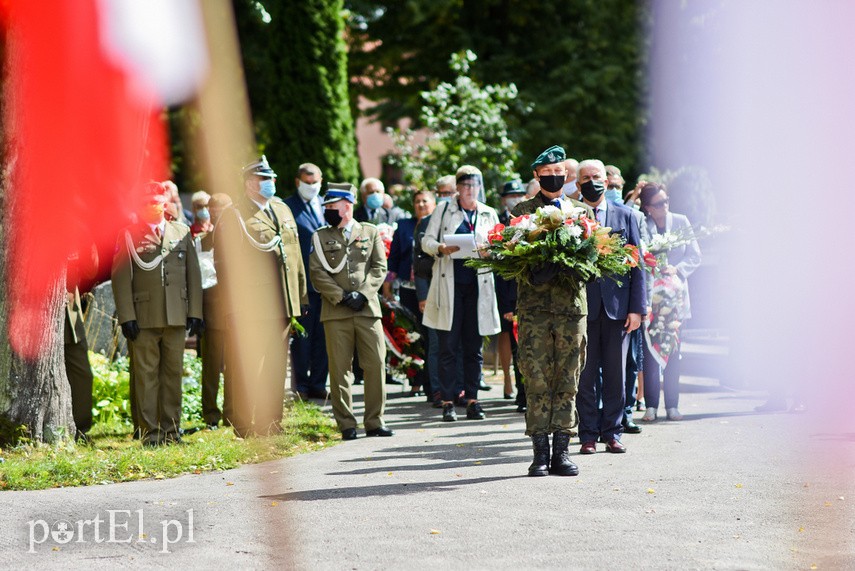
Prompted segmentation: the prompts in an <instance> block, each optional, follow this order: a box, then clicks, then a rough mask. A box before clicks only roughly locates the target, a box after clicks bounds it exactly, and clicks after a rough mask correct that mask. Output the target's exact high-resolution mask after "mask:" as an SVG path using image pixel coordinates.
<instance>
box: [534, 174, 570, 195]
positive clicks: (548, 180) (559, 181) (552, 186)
mask: <svg viewBox="0 0 855 571" xmlns="http://www.w3.org/2000/svg"><path fill="white" fill-rule="evenodd" d="M539 182H540V188H542V189H543V190H545V191H546V192H558V191H559V190H561V188H562V187H563V186H564V175H563V174H542V175H540V181H539Z"/></svg>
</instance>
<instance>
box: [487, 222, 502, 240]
mask: <svg viewBox="0 0 855 571" xmlns="http://www.w3.org/2000/svg"><path fill="white" fill-rule="evenodd" d="M504 230H505V225H504V224H502V223H499V224H496V225H495V226H493V229H492V230H490V231H489V232H488V233H487V240H489V241H490V243H491V244H492V243H493V242H501V241H502V232H503V231H504Z"/></svg>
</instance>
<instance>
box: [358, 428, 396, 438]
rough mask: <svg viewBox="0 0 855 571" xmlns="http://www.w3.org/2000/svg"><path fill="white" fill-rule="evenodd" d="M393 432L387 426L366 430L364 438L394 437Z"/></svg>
mask: <svg viewBox="0 0 855 571" xmlns="http://www.w3.org/2000/svg"><path fill="white" fill-rule="evenodd" d="M394 434H395V431H394V430H392V429H391V428H389V427H387V426H381V427H380V428H372V429H371V430H366V431H365V435H366V436H394Z"/></svg>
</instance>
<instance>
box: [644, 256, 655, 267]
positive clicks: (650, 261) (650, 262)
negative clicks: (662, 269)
mask: <svg viewBox="0 0 855 571" xmlns="http://www.w3.org/2000/svg"><path fill="white" fill-rule="evenodd" d="M644 263H645V264H647V265H648V266H649V267H651V268H655V267H656V266H657V265H658V263H657V261H656V256H654V255H653V254H651V253H650V252H644Z"/></svg>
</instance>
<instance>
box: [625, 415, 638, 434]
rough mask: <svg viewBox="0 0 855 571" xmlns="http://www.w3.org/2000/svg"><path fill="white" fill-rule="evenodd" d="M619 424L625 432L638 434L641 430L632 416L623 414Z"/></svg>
mask: <svg viewBox="0 0 855 571" xmlns="http://www.w3.org/2000/svg"><path fill="white" fill-rule="evenodd" d="M621 424H622V425H623V431H624V433H625V434H639V433H640V432H641V427H640V426H638V425H637V424H635V423H634V422H633V421H632V418H629V417H626V416H624V417H623V422H622V423H621Z"/></svg>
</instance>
